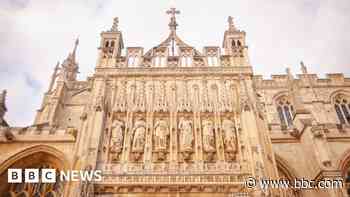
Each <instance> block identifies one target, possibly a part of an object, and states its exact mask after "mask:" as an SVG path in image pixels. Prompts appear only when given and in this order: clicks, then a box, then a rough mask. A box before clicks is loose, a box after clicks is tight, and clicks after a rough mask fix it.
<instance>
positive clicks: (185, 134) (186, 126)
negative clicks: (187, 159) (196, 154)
mask: <svg viewBox="0 0 350 197" xmlns="http://www.w3.org/2000/svg"><path fill="white" fill-rule="evenodd" d="M179 129H180V150H181V152H187V151H192V149H193V140H194V138H193V131H192V121H191V120H188V119H186V118H184V119H182V120H181V121H180V123H179Z"/></svg>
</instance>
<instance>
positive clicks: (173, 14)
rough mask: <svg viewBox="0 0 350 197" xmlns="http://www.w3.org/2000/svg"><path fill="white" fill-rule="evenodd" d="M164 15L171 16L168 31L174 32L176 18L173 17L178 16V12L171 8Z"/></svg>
mask: <svg viewBox="0 0 350 197" xmlns="http://www.w3.org/2000/svg"><path fill="white" fill-rule="evenodd" d="M166 13H167V14H169V15H171V18H170V23H169V27H170V30H171V31H172V32H174V31H175V30H176V26H177V23H176V17H175V16H176V14H180V11H179V10H176V8H174V7H172V8H170V9H169V10H167V11H166Z"/></svg>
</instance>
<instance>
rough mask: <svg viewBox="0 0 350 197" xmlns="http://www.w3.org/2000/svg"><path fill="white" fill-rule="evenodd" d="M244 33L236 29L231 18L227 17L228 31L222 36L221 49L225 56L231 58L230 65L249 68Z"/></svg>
mask: <svg viewBox="0 0 350 197" xmlns="http://www.w3.org/2000/svg"><path fill="white" fill-rule="evenodd" d="M245 36H246V33H245V32H244V31H240V30H238V29H237V28H236V26H235V25H234V22H233V17H231V16H229V17H228V29H227V30H226V31H225V34H224V41H223V44H222V45H223V46H222V47H223V48H224V51H225V55H228V56H230V57H231V63H232V64H233V65H238V66H250V64H249V57H248V47H247V45H246V40H245Z"/></svg>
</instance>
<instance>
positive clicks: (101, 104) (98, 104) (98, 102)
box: [94, 96, 104, 112]
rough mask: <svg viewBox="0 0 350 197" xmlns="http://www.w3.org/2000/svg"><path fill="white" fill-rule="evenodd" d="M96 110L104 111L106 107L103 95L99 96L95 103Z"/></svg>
mask: <svg viewBox="0 0 350 197" xmlns="http://www.w3.org/2000/svg"><path fill="white" fill-rule="evenodd" d="M94 108H95V111H97V112H99V111H102V110H103V108H104V97H103V96H98V97H97V98H96V103H95V106H94Z"/></svg>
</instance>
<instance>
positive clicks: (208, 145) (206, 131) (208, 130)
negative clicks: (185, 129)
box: [202, 120, 215, 152]
mask: <svg viewBox="0 0 350 197" xmlns="http://www.w3.org/2000/svg"><path fill="white" fill-rule="evenodd" d="M202 124H203V149H204V151H205V152H215V135H214V124H213V121H211V120H204V121H203V123H202Z"/></svg>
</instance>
